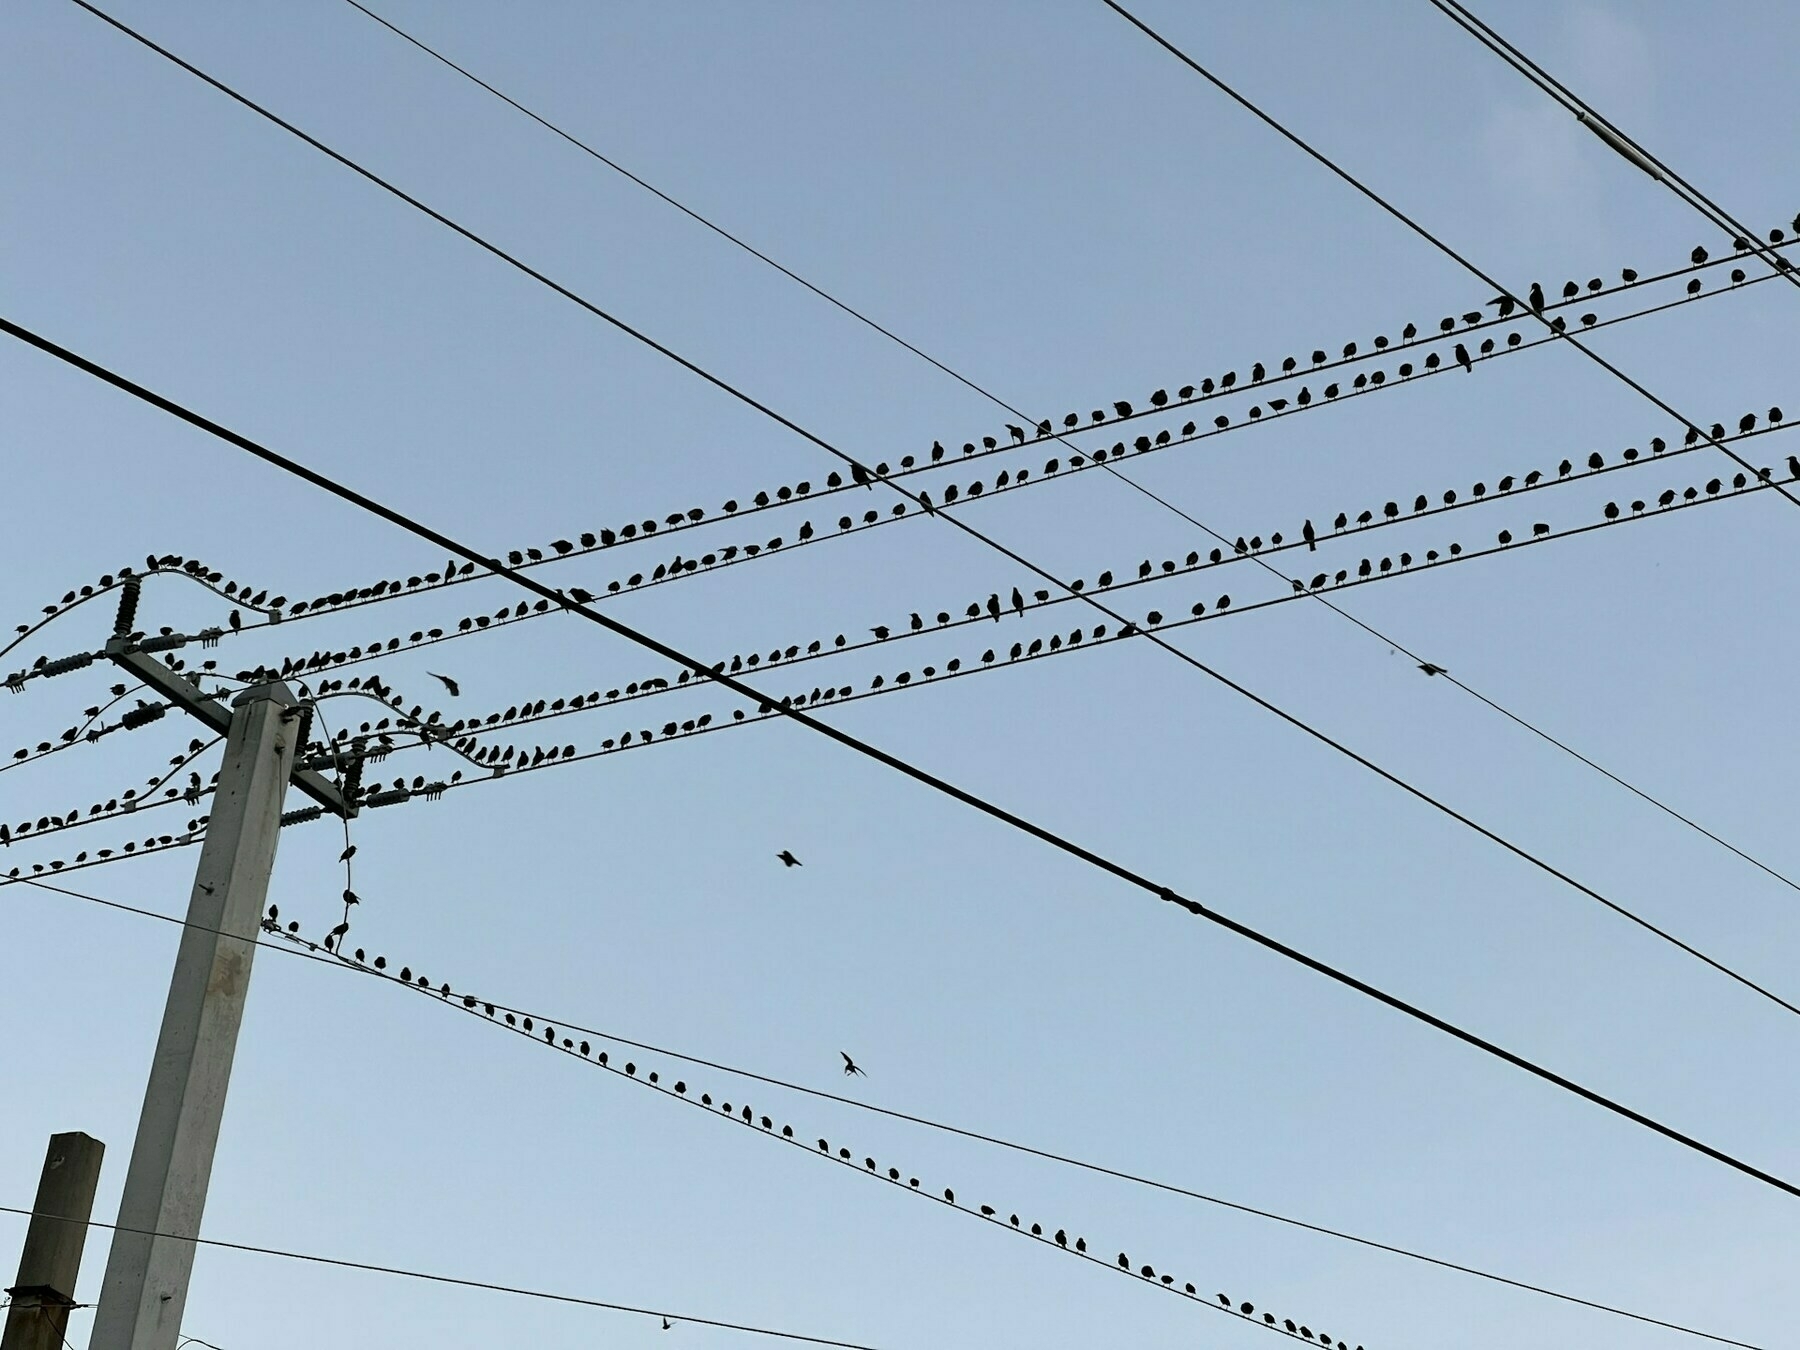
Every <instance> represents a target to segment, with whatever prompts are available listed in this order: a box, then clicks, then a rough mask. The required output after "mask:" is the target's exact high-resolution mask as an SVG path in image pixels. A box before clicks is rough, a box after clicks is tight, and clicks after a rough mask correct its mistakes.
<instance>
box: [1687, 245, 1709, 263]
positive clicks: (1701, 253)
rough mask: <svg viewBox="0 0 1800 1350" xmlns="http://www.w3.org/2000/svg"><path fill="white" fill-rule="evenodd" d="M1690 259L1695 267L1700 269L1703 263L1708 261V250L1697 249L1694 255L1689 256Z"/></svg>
mask: <svg viewBox="0 0 1800 1350" xmlns="http://www.w3.org/2000/svg"><path fill="white" fill-rule="evenodd" d="M1688 257H1689V258H1691V259H1692V260H1693V263H1694V266H1695V267H1698V266H1699V265H1700V264H1701V263H1703V262H1705V261H1706V250H1705V249H1703V248H1696V249H1695V250H1694V251H1693V252H1692V253H1690V254H1688Z"/></svg>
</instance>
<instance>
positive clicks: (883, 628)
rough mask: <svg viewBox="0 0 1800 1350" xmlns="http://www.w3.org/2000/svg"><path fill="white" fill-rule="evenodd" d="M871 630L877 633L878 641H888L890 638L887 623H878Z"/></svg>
mask: <svg viewBox="0 0 1800 1350" xmlns="http://www.w3.org/2000/svg"><path fill="white" fill-rule="evenodd" d="M869 631H870V632H871V633H873V634H874V635H875V640H876V641H877V642H886V641H887V639H888V629H887V625H886V624H879V623H878V624H876V625H875V626H874V627H873V628H871V629H870V630H869Z"/></svg>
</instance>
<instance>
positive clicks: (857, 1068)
mask: <svg viewBox="0 0 1800 1350" xmlns="http://www.w3.org/2000/svg"><path fill="white" fill-rule="evenodd" d="M838 1054H840V1055H843V1056H844V1077H846V1078H849V1077H851V1076H852V1075H854V1074H861V1075H862V1076H863V1077H864V1078H867V1077H868V1076H869V1075H868V1074H866V1073H863V1071H862V1066H861V1065H859V1064H858V1063H857V1062H856V1061H855V1060H853V1059H851V1058H850V1056H849V1055H847V1054H844V1052H843V1051H842V1050H840V1051H838Z"/></svg>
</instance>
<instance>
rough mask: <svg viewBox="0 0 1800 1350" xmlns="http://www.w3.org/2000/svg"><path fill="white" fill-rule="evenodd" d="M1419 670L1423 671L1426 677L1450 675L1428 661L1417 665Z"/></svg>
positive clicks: (1442, 668)
mask: <svg viewBox="0 0 1800 1350" xmlns="http://www.w3.org/2000/svg"><path fill="white" fill-rule="evenodd" d="M1419 669H1420V670H1422V671H1424V672H1425V673H1426V674H1427V675H1447V674H1449V673H1450V672H1449V671H1447V670H1445V669H1444V667H1442V666H1439V665H1434V664H1432V663H1431V662H1430V661H1421V662H1420V663H1419Z"/></svg>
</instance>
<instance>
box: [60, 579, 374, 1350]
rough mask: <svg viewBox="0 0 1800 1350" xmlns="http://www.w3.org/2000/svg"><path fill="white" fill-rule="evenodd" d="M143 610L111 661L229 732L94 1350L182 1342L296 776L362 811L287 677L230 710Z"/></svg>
mask: <svg viewBox="0 0 1800 1350" xmlns="http://www.w3.org/2000/svg"><path fill="white" fill-rule="evenodd" d="M135 607H136V595H135V592H133V593H131V594H130V595H128V597H127V600H126V603H124V604H122V605H121V609H120V619H119V622H118V624H117V625H116V632H117V636H115V637H114V638H113V640H112V641H111V642H109V643H108V644H107V651H106V654H107V656H108V657H109V658H110V659H111V660H112V661H113V662H114V663H115V664H117V665H119V666H121V667H123V668H124V669H126V670H128V671H130V672H132V673H133V674H134V675H136V676H137V677H138V678H139V679H140V680H143V681H144V682H145V683H146V684H148V685H150V686H151V687H152V688H153V689H155V690H156V691H157V692H158V693H160V694H162V695H163V696H165V697H167V698H169V699H170V700H171V701H172V702H174V703H175V704H176V705H177V706H179V707H181V708H182V709H184V710H185V711H186V712H188V713H190V714H191V715H193V716H194V717H196V718H198V719H199V720H201V721H203V722H206V723H207V724H208V725H209V726H211V727H213V728H214V729H215V730H224V731H225V732H226V744H225V758H224V763H223V764H222V765H221V767H220V770H219V776H218V786H217V791H216V795H215V797H214V801H213V809H212V814H211V817H210V819H209V822H208V825H207V830H206V838H205V841H204V843H203V844H202V845H201V849H200V862H199V866H198V869H197V872H196V875H195V878H194V889H193V892H192V894H191V895H190V896H189V899H188V911H187V923H188V926H187V927H185V928H184V929H183V930H182V934H181V945H180V948H179V950H178V952H177V954H176V957H175V972H174V976H173V978H172V979H171V980H170V983H169V997H168V1002H167V1004H166V1005H165V1008H164V1011H163V1021H162V1032H161V1034H160V1036H159V1037H158V1039H157V1044H156V1058H155V1060H154V1062H153V1063H152V1065H151V1068H150V1083H149V1086H148V1088H147V1089H146V1090H145V1093H144V1107H143V1113H142V1114H141V1115H140V1117H139V1118H138V1129H137V1138H136V1140H135V1141H134V1142H133V1144H132V1150H131V1164H130V1167H129V1169H128V1170H127V1172H126V1177H125V1194H124V1198H123V1199H122V1200H121V1202H120V1205H119V1224H118V1228H117V1229H116V1230H115V1232H114V1234H113V1241H112V1250H111V1252H110V1253H109V1255H108V1258H107V1263H106V1278H105V1281H104V1282H103V1283H102V1285H101V1289H100V1306H99V1308H98V1310H97V1312H96V1315H95V1321H94V1334H93V1339H92V1340H91V1341H90V1342H89V1350H175V1346H176V1341H177V1339H178V1338H179V1336H180V1332H181V1317H182V1311H183V1309H184V1308H185V1307H186V1304H187V1293H188V1278H189V1276H190V1274H191V1273H192V1270H193V1265H194V1244H193V1241H192V1239H194V1238H195V1237H197V1236H199V1232H200V1218H201V1214H202V1212H203V1211H204V1209H205V1207H206V1189H207V1183H208V1181H209V1180H210V1178H211V1174H212V1164H213V1152H214V1149H215V1147H216V1146H217V1144H218V1138H219V1123H220V1118H221V1116H222V1115H223V1113H224V1108H225V1093H226V1089H227V1087H228V1086H229V1084H230V1079H231V1063H232V1057H233V1055H234V1054H235V1052H236V1049H237V1036H238V1027H239V1025H240V1024H241V1022H242V1020H243V1016H244V1001H245V997H246V995H247V994H248V992H249V985H250V965H251V960H252V958H253V957H254V955H255V952H256V935H257V932H258V928H259V923H260V921H261V918H262V913H263V907H264V904H265V902H266V899H267V897H268V889H269V874H270V872H271V871H272V870H273V868H274V865H275V844H276V840H277V838H278V837H279V835H280V830H281V824H282V809H281V808H282V801H283V798H284V796H285V794H286V791H287V785H288V783H289V781H290V779H291V780H292V781H293V782H294V783H295V785H296V786H298V787H300V788H301V789H302V790H303V791H304V792H305V793H306V794H307V795H308V796H310V797H312V798H313V799H314V800H315V801H317V802H319V803H320V804H321V805H322V806H324V807H326V808H327V809H330V810H332V811H334V812H336V813H338V814H341V815H345V816H349V815H354V814H355V813H356V807H355V805H354V800H355V791H356V789H355V787H354V786H353V785H352V784H350V783H346V785H345V790H342V791H340V789H339V788H338V787H337V786H336V785H334V784H332V783H330V782H329V781H327V780H326V779H324V778H323V777H321V776H320V775H319V774H318V773H316V772H313V771H311V770H308V769H296V768H295V767H294V757H295V755H296V753H297V752H299V751H300V750H301V749H302V748H303V747H304V744H305V740H306V734H307V728H308V727H309V726H310V725H311V721H312V718H311V709H310V708H308V707H306V706H305V705H303V704H301V703H300V702H299V701H298V700H296V698H295V696H294V694H293V692H292V691H291V690H290V689H289V688H288V687H287V685H285V684H282V683H279V682H273V683H268V684H260V685H256V686H253V687H252V688H250V689H246V690H245V691H244V692H243V693H241V694H239V695H238V696H237V697H236V698H235V699H233V700H232V711H231V712H230V713H227V712H226V711H225V710H224V709H223V708H222V707H220V706H219V702H218V697H217V696H216V695H213V696H207V695H203V694H202V693H201V691H200V689H199V686H198V683H197V682H196V681H194V680H190V679H189V678H188V677H187V676H185V675H183V674H182V673H180V672H178V671H176V670H174V669H173V668H171V667H169V666H167V665H164V664H163V663H162V662H160V661H157V660H154V659H152V658H151V657H150V656H149V655H148V652H149V651H151V650H167V649H170V648H173V647H175V646H179V645H183V644H184V643H185V642H186V641H187V639H186V638H184V637H181V636H180V635H172V636H171V637H170V638H165V639H157V638H151V639H149V640H148V641H144V640H143V639H142V638H141V635H138V634H134V633H128V632H127V631H125V630H127V629H129V628H130V614H131V612H132V611H133V610H135ZM316 813H317V812H316V811H314V812H313V814H316Z"/></svg>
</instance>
